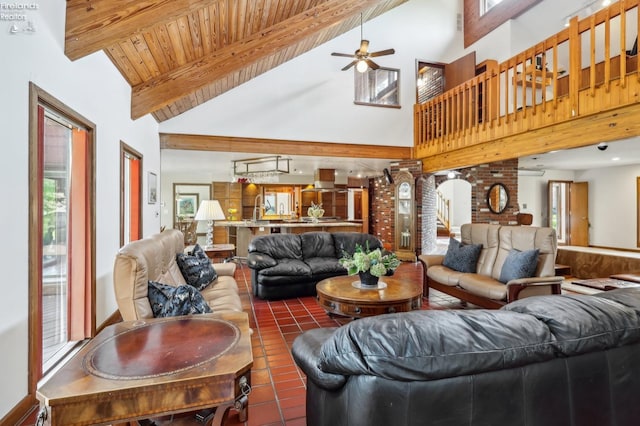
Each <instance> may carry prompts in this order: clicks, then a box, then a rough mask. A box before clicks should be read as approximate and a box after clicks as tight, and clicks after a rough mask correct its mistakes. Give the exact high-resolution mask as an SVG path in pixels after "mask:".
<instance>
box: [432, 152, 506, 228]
mask: <svg viewBox="0 0 640 426" xmlns="http://www.w3.org/2000/svg"><path fill="white" fill-rule="evenodd" d="M458 172H459V174H458V177H457V179H464V180H466V181H467V182H469V183H470V184H471V221H472V222H473V223H499V224H501V225H509V224H515V223H516V213H517V212H518V210H519V209H518V159H513V160H505V161H497V162H495V163H491V164H482V165H480V166H475V167H468V168H465V169H459V170H458ZM447 179H448V178H447V176H436V187H437V186H438V185H440V184H441V183H442V182H444V181H446V180H447ZM494 183H502V184H503V185H504V186H505V187H506V189H507V193H508V195H509V201H508V203H507V207H506V209H505V210H504V212H503V213H501V214H496V213H492V212H491V210H489V206H488V205H487V192H488V191H489V188H490V187H491V185H493V184H494Z"/></svg>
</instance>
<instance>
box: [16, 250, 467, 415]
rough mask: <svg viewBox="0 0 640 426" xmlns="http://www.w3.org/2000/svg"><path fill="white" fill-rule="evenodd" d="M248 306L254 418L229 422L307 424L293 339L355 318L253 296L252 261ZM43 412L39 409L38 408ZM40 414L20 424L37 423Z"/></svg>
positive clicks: (406, 272) (410, 266) (242, 282)
mask: <svg viewBox="0 0 640 426" xmlns="http://www.w3.org/2000/svg"><path fill="white" fill-rule="evenodd" d="M396 274H397V275H399V276H402V277H410V278H411V279H414V280H416V281H420V282H421V281H422V266H421V265H420V263H418V262H416V263H411V262H403V263H402V264H401V265H400V267H399V268H398V269H397V270H396ZM236 280H237V282H238V286H239V287H240V292H241V296H242V301H243V307H244V309H245V311H246V312H248V313H249V315H250V323H251V327H252V328H253V330H254V333H253V335H252V343H253V345H252V346H253V357H254V361H253V369H252V372H251V384H252V388H253V389H252V391H251V394H250V395H249V419H248V421H247V422H245V423H241V422H239V420H238V414H237V412H236V411H235V410H231V411H230V413H229V417H228V418H227V422H226V425H229V426H232V425H244V426H257V425H287V426H298V425H305V424H306V418H305V380H306V379H305V376H304V374H302V372H301V371H300V370H298V368H297V367H296V365H295V363H294V361H293V358H292V356H291V345H292V344H293V340H294V339H295V338H296V337H297V336H299V335H300V334H301V333H302V332H304V331H305V330H309V329H312V328H318V327H336V326H339V325H342V324H345V323H347V322H350V321H351V319H348V318H340V317H333V318H332V317H329V316H328V315H327V314H326V313H325V311H324V310H323V309H322V308H320V307H319V306H318V304H317V303H316V300H315V298H314V297H303V298H296V299H287V300H278V301H264V300H259V299H256V298H254V297H253V296H252V295H251V270H250V269H249V268H247V266H246V265H244V266H239V267H238V268H237V270H236ZM462 308H463V306H462V305H461V303H460V301H459V300H458V299H456V298H453V297H450V296H448V295H446V294H443V293H440V292H437V291H433V290H432V291H431V295H430V298H429V300H427V299H423V309H462ZM34 411H36V412H37V409H36V410H34ZM36 412H32V413H30V415H29V416H28V418H27V419H26V420H25V421H23V422H21V423H20V424H19V425H20V426H23V425H29V426H31V425H33V424H34V422H35V415H36ZM155 420H156V423H157V424H159V425H168V424H172V425H198V424H200V423H198V422H196V421H195V420H194V419H193V416H192V415H189V416H186V415H180V416H178V415H176V416H174V417H173V418H162V419H155Z"/></svg>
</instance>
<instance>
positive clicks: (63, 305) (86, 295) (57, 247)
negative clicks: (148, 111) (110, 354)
mask: <svg viewBox="0 0 640 426" xmlns="http://www.w3.org/2000/svg"><path fill="white" fill-rule="evenodd" d="M30 95H31V102H30V119H29V120H30V124H29V126H30V135H29V143H30V157H29V172H30V176H31V179H30V188H29V194H30V195H29V196H30V207H29V217H30V223H32V224H33V226H32V227H31V228H30V234H29V265H30V268H29V270H30V275H29V300H30V302H29V311H30V312H29V314H30V318H33V319H34V321H31V322H30V326H29V347H30V363H29V365H30V369H31V370H30V372H29V377H30V381H29V386H30V389H32V390H33V389H35V387H36V385H37V381H38V380H39V379H40V378H42V376H43V375H44V374H45V373H46V372H47V371H48V370H49V369H50V368H51V367H53V366H54V365H55V364H56V363H57V361H59V360H60V359H61V358H62V357H64V356H65V355H66V354H67V353H68V352H69V350H71V348H72V347H73V346H75V344H76V343H77V342H78V341H81V340H83V339H85V338H87V337H91V336H92V335H93V334H94V332H95V323H94V319H93V318H94V314H93V311H94V296H93V295H94V288H95V270H94V264H95V255H94V246H95V244H94V213H93V212H94V175H93V169H94V160H93V157H94V154H93V153H94V148H93V145H94V141H93V135H94V128H95V126H94V125H93V124H92V123H91V122H89V121H88V120H85V119H84V118H83V117H81V116H80V115H78V114H77V113H75V112H74V111H72V110H70V109H69V108H68V107H66V106H64V105H62V104H61V103H60V102H59V101H57V100H56V99H55V98H53V97H51V96H50V95H48V94H47V93H46V92H44V91H43V90H41V89H39V88H38V87H37V86H35V85H33V84H32V85H31V87H30Z"/></svg>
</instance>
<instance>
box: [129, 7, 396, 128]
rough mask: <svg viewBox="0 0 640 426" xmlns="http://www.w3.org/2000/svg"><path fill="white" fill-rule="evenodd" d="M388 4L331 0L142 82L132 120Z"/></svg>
mask: <svg viewBox="0 0 640 426" xmlns="http://www.w3.org/2000/svg"><path fill="white" fill-rule="evenodd" d="M386 1H389V0H328V1H326V2H324V3H322V4H320V5H318V6H315V7H313V8H311V9H308V10H306V11H304V12H303V13H300V14H298V15H295V16H293V17H291V18H289V19H287V20H285V21H282V22H280V23H279V24H277V25H274V26H272V27H270V28H267V29H265V30H263V31H259V32H257V33H255V34H252V35H251V36H249V37H246V38H244V39H242V40H241V41H239V42H237V43H233V44H231V45H229V46H226V47H224V48H222V49H218V50H216V51H214V52H213V53H211V54H210V55H208V56H206V57H204V58H201V59H198V60H196V61H193V62H190V63H188V64H185V65H184V66H182V67H180V68H177V69H174V70H171V71H169V72H167V73H165V74H163V75H160V76H157V77H155V78H153V79H151V80H149V81H146V82H143V83H140V84H138V85H136V86H134V87H133V93H132V96H131V117H132V118H133V119H136V118H139V117H142V116H143V115H145V114H148V113H153V112H154V111H157V110H159V109H162V108H164V107H166V106H167V105H168V104H171V103H173V102H175V101H177V100H179V99H181V98H183V97H184V96H186V95H188V94H189V93H192V92H193V91H194V90H196V89H199V88H202V87H205V86H207V85H209V84H211V82H214V81H218V80H220V79H223V78H225V77H226V76H227V75H233V74H234V73H236V72H238V71H240V70H242V69H245V68H247V67H248V66H250V65H251V64H254V63H256V62H259V61H261V60H264V59H267V58H268V57H270V56H272V55H275V54H277V53H278V52H281V51H284V50H285V49H287V48H289V47H290V46H292V45H296V44H297V43H300V42H301V41H303V40H305V39H307V38H309V37H313V36H315V35H316V34H317V33H319V32H320V31H322V30H325V29H327V28H329V27H331V26H333V25H337V24H339V23H340V22H341V21H343V20H345V19H348V18H350V17H352V16H355V15H357V14H359V13H361V12H363V11H365V10H367V9H368V8H373V7H375V6H377V5H379V4H381V3H385V2H386ZM404 1H406V0H398V1H397V3H398V4H400V3H403V2H404Z"/></svg>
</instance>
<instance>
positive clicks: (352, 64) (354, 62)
mask: <svg viewBox="0 0 640 426" xmlns="http://www.w3.org/2000/svg"><path fill="white" fill-rule="evenodd" d="M357 63H358V60H357V59H356V60H355V61H353V62H351V63H350V64H349V65H347V66H346V67H344V68H342V71H346V70H348V69H349V68H351V67H352V66H354V65H355V64H357Z"/></svg>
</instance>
